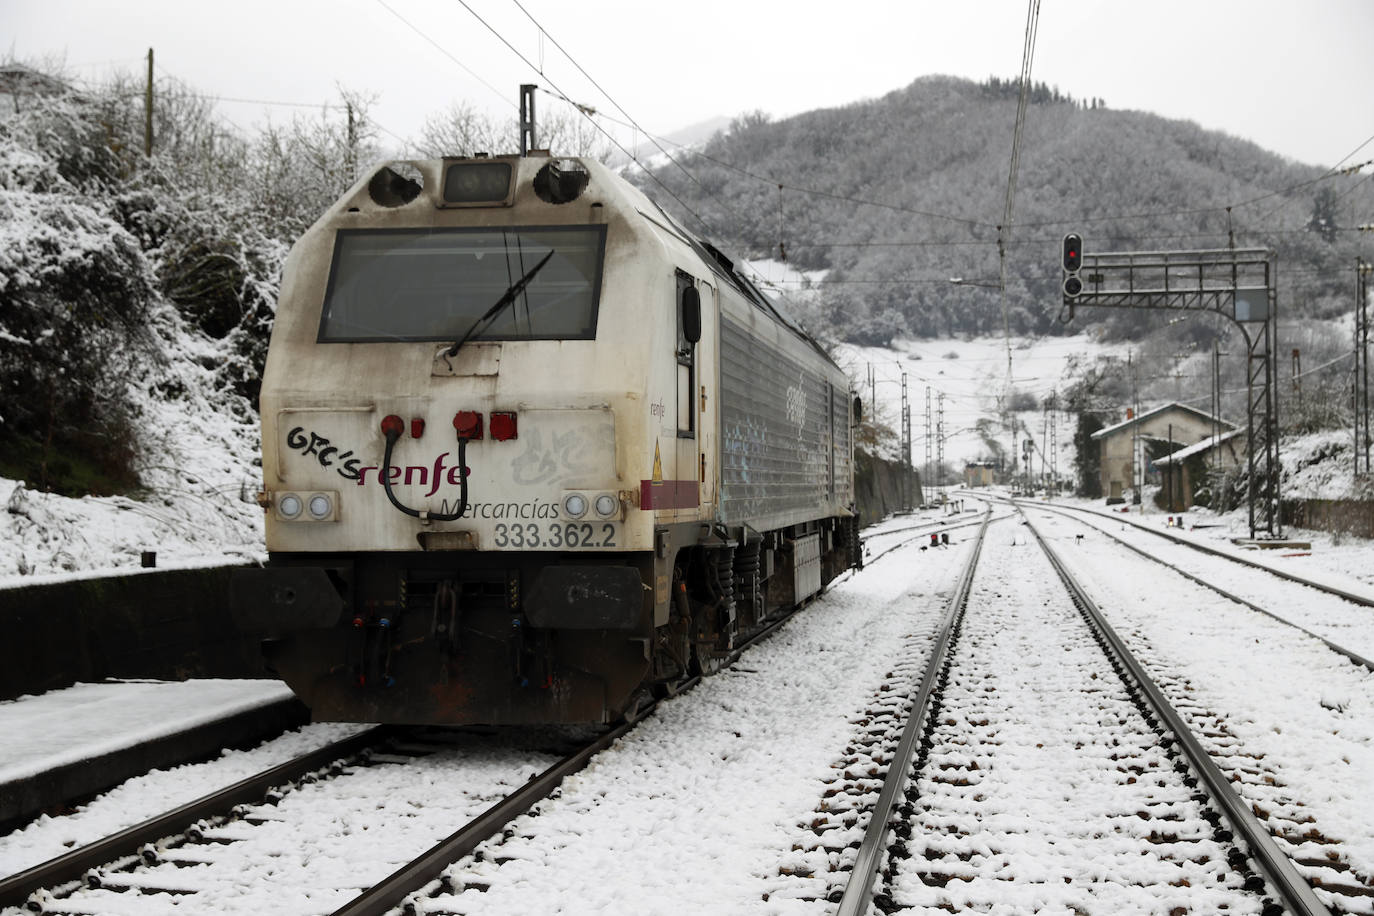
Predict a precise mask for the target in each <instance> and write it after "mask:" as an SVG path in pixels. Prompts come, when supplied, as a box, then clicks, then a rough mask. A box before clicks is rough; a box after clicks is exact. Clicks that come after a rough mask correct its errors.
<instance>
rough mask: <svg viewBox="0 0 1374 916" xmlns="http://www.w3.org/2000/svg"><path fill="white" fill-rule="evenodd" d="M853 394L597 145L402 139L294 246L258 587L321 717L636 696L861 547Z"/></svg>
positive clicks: (548, 709) (274, 633)
mask: <svg viewBox="0 0 1374 916" xmlns="http://www.w3.org/2000/svg"><path fill="white" fill-rule="evenodd" d="M407 169H408V170H409V171H410V172H411V173H412V174H413V175H417V176H419V178H420V179H421V180H420V181H409V180H407V179H404V178H402V177H401V175H402V173H403V172H405V171H406V170H407ZM483 321H485V322H487V323H488V326H487V327H486V328H482V327H480V323H481V322H483ZM468 337H471V338H472V339H467V338H468ZM849 403H850V397H849V393H848V383H847V380H846V379H845V376H844V375H843V373H842V372H841V371H840V370H839V369H838V368H836V367H835V366H834V364H833V363H832V362H831V361H830V360H829V359H828V357H826V356H825V354H824V353H823V352H822V351H821V350H820V349H819V348H818V347H817V346H816V345H815V344H814V343H813V342H812V341H811V340H810V339H809V338H807V337H806V336H805V335H804V334H803V333H802V332H801V331H800V329H799V328H797V327H795V326H793V325H792V324H791V323H790V322H789V321H788V320H787V319H786V318H785V317H784V316H783V315H782V314H780V313H779V312H778V310H777V307H776V306H775V305H774V304H772V303H771V301H770V300H768V299H767V298H766V297H764V296H763V295H762V294H761V293H759V291H758V290H757V289H755V288H754V287H753V286H752V285H750V284H749V283H748V281H747V280H745V279H743V278H742V277H741V276H740V275H739V274H738V273H737V272H735V271H734V270H733V267H732V265H731V264H730V262H729V261H728V260H726V259H725V258H724V257H723V256H721V255H719V253H718V252H716V251H715V249H713V248H710V247H709V246H707V245H705V244H704V243H702V242H700V241H699V240H697V239H695V238H694V237H692V236H691V235H690V234H688V233H687V232H685V231H684V230H682V229H681V228H680V227H678V226H677V225H676V224H675V223H674V222H673V221H672V220H671V219H670V218H669V217H668V216H667V215H666V214H664V213H663V212H662V211H660V210H659V209H658V208H657V207H656V206H655V205H654V204H653V203H652V202H650V201H649V200H648V198H646V197H645V196H644V195H643V194H642V193H640V192H639V191H638V190H637V189H635V188H634V187H633V186H631V185H629V184H628V183H627V182H625V181H623V180H622V179H620V178H619V177H618V176H616V175H614V174H613V173H612V172H610V171H608V170H607V169H605V168H604V167H603V166H601V165H600V164H597V163H594V162H580V161H562V160H552V159H548V158H546V157H526V158H520V157H504V158H499V159H477V160H442V161H430V162H418V163H409V164H405V165H404V166H388V167H383V168H381V169H378V170H377V172H376V173H375V174H374V175H373V176H372V177H370V178H369V179H368V180H365V181H362V182H359V184H358V185H357V186H355V187H354V188H353V189H352V190H351V191H350V192H349V193H348V194H346V195H345V196H344V198H343V199H342V200H341V201H340V202H339V203H338V204H337V205H336V206H334V207H333V208H331V209H330V211H329V212H327V213H326V214H325V215H324V217H322V218H321V220H320V221H319V222H318V223H316V225H315V226H313V227H312V228H311V229H310V230H309V231H308V232H307V233H306V234H305V235H304V236H303V237H302V239H301V240H300V241H299V242H298V243H297V245H296V247H295V248H294V249H293V251H292V253H291V256H290V258H289V259H288V263H287V268H286V272H285V275H284V278H283V284H282V293H281V298H280V302H279V306H278V312H277V322H276V326H275V328H274V330H273V335H272V341H271V346H270V349H269V354H268V362H267V370H266V373H265V376H264V383H263V387H262V396H261V412H262V427H263V476H264V491H263V494H262V495H261V497H260V501H261V502H262V503H263V505H264V508H265V509H266V534H267V546H268V550H269V554H270V557H271V561H270V563H269V566H268V567H267V568H266V569H262V570H249V571H245V572H244V573H243V574H242V575H240V576H239V577H237V578H236V580H235V582H234V585H233V589H234V595H233V600H232V605H233V607H234V608H235V613H236V615H237V616H238V617H239V619H240V620H242V621H244V622H245V625H249V626H252V627H254V628H256V629H259V630H262V631H264V632H265V633H266V635H267V642H266V643H265V648H266V654H267V656H268V659H269V661H270V662H271V664H272V665H273V666H274V667H275V669H276V670H277V671H278V672H279V673H280V674H281V676H282V677H283V678H284V679H285V680H287V682H288V683H289V684H290V685H291V686H292V688H293V689H294V690H296V692H297V693H298V694H300V695H301V696H302V697H303V698H304V699H305V701H306V702H307V703H308V704H309V705H310V706H311V707H312V711H313V713H314V715H315V717H316V718H319V719H336V720H351V721H390V722H441V723H460V722H494V723H501V722H512V723H513V722H596V721H606V720H608V719H613V718H615V717H616V716H618V715H620V714H622V713H624V711H625V710H626V709H627V708H631V707H632V705H633V704H634V703H635V702H636V699H635V698H636V697H638V696H639V695H641V694H642V693H643V692H645V691H646V690H649V689H651V688H653V687H654V686H655V685H660V686H662V685H670V684H672V683H675V682H676V681H678V680H680V679H681V678H683V677H685V676H686V675H687V674H688V673H689V672H690V671H694V670H707V671H709V670H711V669H713V668H714V667H715V666H716V665H718V664H719V663H720V662H721V660H723V659H724V658H726V657H728V655H729V653H730V652H731V651H732V650H733V647H734V645H735V642H736V640H737V638H739V636H740V635H742V634H744V633H746V632H749V631H751V630H753V629H756V628H757V627H759V626H761V625H762V623H763V622H764V621H765V620H766V619H768V618H770V617H771V616H773V615H774V614H775V613H776V612H777V611H778V610H779V609H781V608H784V607H788V606H791V605H793V604H796V603H798V602H800V601H804V600H805V599H806V598H808V597H809V596H811V595H814V594H815V593H816V592H818V591H819V590H820V589H821V588H822V587H823V586H824V583H825V582H828V581H829V580H830V579H832V578H833V577H834V576H835V575H837V574H838V572H839V571H840V570H842V569H843V568H845V567H846V566H847V565H849V563H850V562H851V560H852V559H853V558H854V556H855V552H856V544H857V538H856V534H855V526H854V520H853V516H852V512H851V508H850V507H851V505H852V500H853V489H852V473H853V472H852V441H851V430H850V417H849Z"/></svg>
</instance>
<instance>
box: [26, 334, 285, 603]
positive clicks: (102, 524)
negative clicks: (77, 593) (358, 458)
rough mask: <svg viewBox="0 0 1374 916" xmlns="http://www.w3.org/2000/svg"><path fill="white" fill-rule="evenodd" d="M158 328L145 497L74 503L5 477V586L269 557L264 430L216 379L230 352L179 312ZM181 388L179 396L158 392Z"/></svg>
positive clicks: (143, 397) (147, 404)
mask: <svg viewBox="0 0 1374 916" xmlns="http://www.w3.org/2000/svg"><path fill="white" fill-rule="evenodd" d="M161 317H162V323H161V324H159V325H158V327H157V329H156V330H157V333H158V334H159V335H160V336H161V338H162V341H163V346H164V356H165V360H166V362H165V365H164V366H161V367H157V368H155V369H153V370H152V371H150V373H149V377H148V378H147V379H145V380H144V381H143V384H144V385H146V386H148V388H149V390H147V391H144V392H142V393H141V394H140V395H139V397H138V401H139V403H140V404H141V405H142V410H143V412H144V415H143V417H142V420H141V424H140V425H141V426H142V427H143V428H144V429H145V431H146V432H145V441H144V442H143V443H142V446H143V447H142V450H141V458H140V461H139V462H138V466H139V473H140V476H141V479H142V482H143V484H144V490H143V491H142V492H141V493H139V494H136V495H135V496H132V497H131V496H105V497H96V496H86V497H83V498H80V499H72V498H68V497H65V496H58V495H55V494H52V493H43V492H40V491H36V490H33V489H31V488H30V487H29V486H28V485H27V484H26V483H25V482H23V481H17V480H10V479H8V478H3V477H0V501H2V502H0V505H3V507H4V508H3V510H2V511H0V589H3V588H4V587H6V586H10V585H18V584H23V583H27V582H33V581H35V580H43V579H50V578H52V577H58V578H70V577H71V574H73V573H78V574H81V573H84V574H92V573H95V574H108V573H109V572H111V571H113V570H129V569H138V568H140V567H141V558H142V554H143V552H144V551H156V552H157V565H158V566H159V567H179V566H206V565H223V564H230V563H244V562H250V561H255V560H260V559H264V558H265V557H266V552H265V551H264V549H263V546H262V545H263V525H262V514H263V513H262V509H261V508H260V507H259V506H258V505H257V504H256V502H255V501H254V500H255V497H256V495H257V491H258V490H259V489H260V487H261V477H262V474H261V471H260V470H259V468H258V467H256V466H255V462H256V461H257V460H258V453H259V431H258V424H257V420H256V418H255V417H250V416H247V415H246V413H247V408H246V405H245V404H244V403H243V402H242V401H241V400H240V399H238V398H237V396H236V395H234V394H233V393H232V392H225V391H221V390H219V386H220V385H221V384H222V379H221V378H220V377H219V376H217V375H216V374H215V372H214V368H213V367H217V366H219V365H220V364H221V362H222V361H223V354H222V352H220V350H221V349H222V345H221V344H219V343H218V342H213V341H210V340H208V339H206V338H205V337H204V336H203V335H199V334H195V333H192V332H190V331H188V330H187V329H186V328H185V327H184V326H182V324H181V322H180V321H179V320H178V319H177V318H176V316H174V315H170V314H164V315H163V316H161ZM160 388H170V389H173V390H175V391H177V392H179V393H178V394H177V395H175V396H174V397H172V398H171V399H167V398H165V397H161V396H157V395H155V394H154V393H153V391H154V390H155V389H160Z"/></svg>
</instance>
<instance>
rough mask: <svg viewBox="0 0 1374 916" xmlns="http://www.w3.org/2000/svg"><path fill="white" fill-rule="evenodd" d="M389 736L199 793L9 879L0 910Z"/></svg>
mask: <svg viewBox="0 0 1374 916" xmlns="http://www.w3.org/2000/svg"><path fill="white" fill-rule="evenodd" d="M393 732H394V729H393V728H392V727H391V726H385V725H381V726H376V727H374V728H370V729H368V730H366V731H363V732H360V733H358V734H356V735H354V736H353V737H351V738H345V739H343V740H342V741H336V742H334V743H333V744H330V745H327V746H325V747H322V748H320V749H318V750H315V751H311V752H310V753H308V754H304V755H302V756H300V757H297V758H295V759H294V760H288V761H286V762H285V763H281V764H278V765H277V766H274V767H272V768H270V769H267V770H263V771H262V772H261V773H257V774H255V775H253V776H248V777H246V778H244V779H241V780H239V781H238V782H236V783H234V784H233V785H231V786H228V787H226V788H224V789H220V790H219V791H216V792H211V793H210V794H208V795H203V796H201V797H200V798H197V799H196V800H195V801H191V802H187V803H186V804H184V805H182V806H180V807H178V808H174V809H172V810H171V811H168V812H166V813H164V814H160V815H158V816H157V817H154V818H150V819H148V820H146V821H143V822H142V823H140V824H135V825H133V826H132V827H128V828H126V829H124V830H121V831H119V832H118V833H113V834H111V835H110V836H107V837H105V838H104V839H100V840H96V841H95V842H94V843H90V844H87V845H85V846H82V847H80V848H78V849H73V850H72V851H71V852H68V853H65V854H63V855H60V856H58V857H56V858H54V859H49V860H48V861H46V862H43V863H41V864H39V865H35V866H34V867H32V868H29V869H26V870H24V871H21V872H18V873H16V874H13V875H10V876H9V877H8V878H5V879H4V880H3V881H0V907H5V906H22V905H23V904H24V902H25V900H26V899H27V898H28V896H29V895H30V894H32V893H33V892H34V891H37V890H39V889H41V888H51V887H55V886H58V885H63V884H66V883H68V882H71V881H76V880H79V879H80V878H81V876H82V875H83V874H85V873H86V871H87V870H89V869H92V868H96V867H98V866H100V865H105V864H106V863H108V862H110V861H111V860H114V859H118V858H120V857H122V856H127V855H133V854H136V853H137V852H138V850H139V849H140V848H141V847H142V846H143V845H144V844H147V843H155V842H157V841H158V840H161V839H164V838H166V837H168V836H171V835H173V834H176V833H179V832H182V831H184V830H186V829H187V828H188V827H190V826H191V825H192V824H194V823H195V822H196V821H198V820H200V819H201V818H204V817H211V816H214V815H217V814H223V813H225V812H227V811H229V810H230V809H232V808H233V807H234V806H235V805H238V804H243V803H245V802H254V801H258V800H260V799H261V798H262V797H263V795H264V794H266V792H267V790H269V789H271V788H273V787H274V786H279V785H281V784H282V783H287V782H291V781H292V780H295V779H299V778H301V777H302V776H304V775H305V774H307V773H310V772H311V771H313V770H318V769H320V768H321V767H325V766H328V765H329V764H331V763H333V762H334V761H335V760H338V759H339V758H341V757H351V756H353V755H354V754H357V753H359V752H360V751H363V750H365V749H366V748H368V747H370V746H372V745H375V744H378V743H379V742H381V741H383V740H385V739H386V738H387V737H389V736H390V735H391V734H392V733H393Z"/></svg>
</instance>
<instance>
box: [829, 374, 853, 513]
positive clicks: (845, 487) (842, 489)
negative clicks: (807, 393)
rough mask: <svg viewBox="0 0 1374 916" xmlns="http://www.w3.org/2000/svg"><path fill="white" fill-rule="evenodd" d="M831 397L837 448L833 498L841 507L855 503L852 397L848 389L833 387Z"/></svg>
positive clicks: (833, 433)
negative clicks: (851, 427)
mask: <svg viewBox="0 0 1374 916" xmlns="http://www.w3.org/2000/svg"><path fill="white" fill-rule="evenodd" d="M830 396H831V401H830V428H831V430H832V431H833V432H832V435H833V437H834V441H835V448H834V450H833V451H832V452H831V460H832V462H833V466H832V471H831V480H833V481H834V489H833V491H832V493H831V496H832V497H833V498H834V500H835V502H836V503H838V504H839V505H841V506H848V505H851V504H852V503H853V502H854V473H853V464H854V449H853V447H852V443H851V441H850V440H851V438H852V435H853V431H852V430H851V429H850V426H849V406H850V395H849V391H848V389H841V388H835V387H833V386H832V387H831V390H830Z"/></svg>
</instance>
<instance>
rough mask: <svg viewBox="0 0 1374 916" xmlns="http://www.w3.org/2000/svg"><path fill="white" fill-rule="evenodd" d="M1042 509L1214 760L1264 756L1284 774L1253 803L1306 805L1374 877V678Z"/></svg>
mask: <svg viewBox="0 0 1374 916" xmlns="http://www.w3.org/2000/svg"><path fill="white" fill-rule="evenodd" d="M1035 514H1036V524H1037V526H1039V527H1040V530H1041V531H1042V533H1043V534H1044V535H1045V537H1046V539H1047V540H1049V541H1051V543H1052V545H1053V546H1054V547H1055V549H1056V551H1057V552H1058V554H1059V555H1060V557H1061V558H1062V559H1063V561H1064V563H1065V564H1066V565H1067V566H1069V567H1070V569H1071V570H1072V571H1073V573H1074V575H1076V576H1078V577H1080V578H1081V579H1082V580H1083V581H1084V582H1085V584H1087V586H1088V588H1089V589H1090V591H1092V592H1093V593H1094V595H1095V596H1096V597H1097V600H1098V602H1099V604H1100V605H1101V607H1102V611H1103V613H1104V614H1105V615H1106V616H1107V618H1108V619H1109V621H1110V622H1111V623H1112V625H1113V626H1114V627H1115V628H1116V630H1117V632H1118V633H1120V634H1121V635H1122V637H1123V638H1124V639H1125V640H1126V641H1127V642H1128V643H1129V644H1130V645H1131V647H1132V651H1134V652H1135V653H1136V654H1137V655H1139V656H1141V658H1142V661H1143V663H1144V664H1145V665H1146V667H1147V668H1148V669H1150V670H1151V673H1152V676H1154V677H1155V678H1156V680H1159V681H1161V682H1162V686H1163V687H1164V689H1165V691H1166V693H1168V694H1170V699H1171V701H1172V702H1173V703H1174V704H1175V706H1176V707H1178V708H1179V709H1180V711H1181V712H1182V713H1183V714H1184V715H1185V716H1193V717H1194V721H1193V730H1194V731H1195V732H1198V733H1200V735H1201V740H1203V743H1204V745H1206V746H1208V749H1209V753H1211V754H1213V756H1214V757H1215V756H1218V755H1220V756H1221V757H1222V758H1223V759H1227V758H1231V757H1235V756H1236V755H1238V754H1242V753H1243V754H1246V755H1250V756H1252V757H1253V758H1255V759H1258V760H1262V761H1263V773H1262V774H1261V775H1264V774H1270V775H1272V777H1273V778H1272V779H1267V780H1259V779H1256V780H1242V781H1240V782H1238V783H1237V788H1238V789H1239V790H1240V791H1241V793H1242V794H1243V795H1244V796H1245V797H1246V798H1247V800H1249V801H1252V802H1254V803H1255V804H1256V805H1259V806H1260V807H1262V808H1264V809H1265V810H1267V811H1280V812H1283V811H1287V810H1289V809H1290V808H1292V807H1293V806H1296V807H1297V809H1298V810H1299V811H1300V812H1301V814H1302V815H1303V816H1311V817H1312V818H1315V823H1313V824H1304V826H1303V828H1302V829H1303V830H1306V829H1307V828H1308V827H1309V826H1310V827H1312V828H1315V829H1316V830H1318V831H1320V833H1321V834H1322V835H1325V836H1328V837H1331V838H1333V839H1335V840H1336V841H1337V842H1339V844H1340V847H1341V851H1342V853H1343V854H1344V855H1345V856H1346V857H1347V861H1348V862H1349V863H1350V864H1351V865H1352V866H1353V867H1354V868H1355V869H1356V871H1357V872H1358V873H1359V874H1361V875H1365V876H1369V875H1374V831H1372V830H1371V827H1370V820H1369V818H1368V808H1369V804H1368V802H1369V798H1370V793H1371V792H1374V674H1371V673H1370V672H1369V671H1367V670H1365V669H1364V668H1363V667H1360V666H1357V665H1352V664H1350V662H1349V661H1347V660H1346V659H1345V658H1343V657H1341V656H1339V655H1337V654H1336V653H1334V652H1332V651H1331V650H1330V649H1328V648H1327V647H1326V646H1325V645H1324V644H1322V643H1321V642H1320V641H1318V640H1316V639H1313V638H1311V637H1308V636H1304V635H1302V634H1300V633H1298V632H1297V631H1295V630H1293V629H1292V628H1291V627H1288V626H1285V625H1284V624H1282V623H1280V622H1278V621H1275V620H1273V619H1272V618H1269V617H1266V616H1264V615H1262V614H1257V613H1255V612H1254V611H1252V610H1251V609H1249V608H1246V607H1244V606H1242V605H1238V604H1235V603H1234V602H1230V601H1225V600H1219V599H1218V598H1217V597H1216V596H1215V594H1214V593H1212V592H1210V591H1208V590H1205V589H1203V588H1202V587H1201V586H1198V585H1196V584H1195V583H1192V582H1189V581H1187V580H1186V579H1184V578H1183V577H1181V576H1179V575H1177V574H1175V573H1172V572H1170V571H1167V570H1163V569H1161V568H1160V567H1159V566H1158V565H1157V564H1155V563H1154V562H1153V561H1151V560H1147V559H1145V558H1143V557H1138V556H1136V555H1135V554H1131V553H1129V552H1127V551H1126V549H1125V548H1124V547H1122V546H1120V545H1118V544H1114V543H1113V542H1111V541H1110V540H1109V539H1108V538H1106V537H1105V536H1104V535H1102V534H1101V533H1100V532H1093V531H1092V529H1090V528H1084V527H1083V526H1081V525H1079V524H1077V523H1075V522H1074V521H1072V520H1069V519H1064V518H1061V517H1057V516H1045V515H1042V514H1040V513H1035ZM1080 533H1083V534H1085V537H1084V538H1083V539H1082V540H1081V541H1079V540H1077V538H1076V535H1077V534H1080ZM1368 621H1369V622H1367V623H1366V627H1370V626H1374V617H1370V618H1368ZM1165 681H1167V682H1171V683H1173V684H1174V685H1176V686H1174V687H1173V688H1172V689H1171V688H1170V687H1169V685H1168V683H1163V682H1165ZM1211 716H1217V717H1219V718H1220V721H1221V723H1222V724H1223V730H1224V731H1226V732H1229V734H1230V735H1232V736H1234V740H1233V741H1231V742H1229V743H1228V741H1227V739H1226V738H1225V736H1220V737H1218V736H1215V735H1213V734H1211V731H1212V730H1211V729H1208V728H1206V727H1204V726H1205V725H1206V723H1207V722H1208V720H1209V718H1210V717H1211ZM1266 783H1267V784H1266ZM1285 816H1287V817H1291V818H1294V819H1296V820H1301V817H1299V816H1295V815H1285ZM1361 912H1374V908H1369V909H1364V910H1361Z"/></svg>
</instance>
